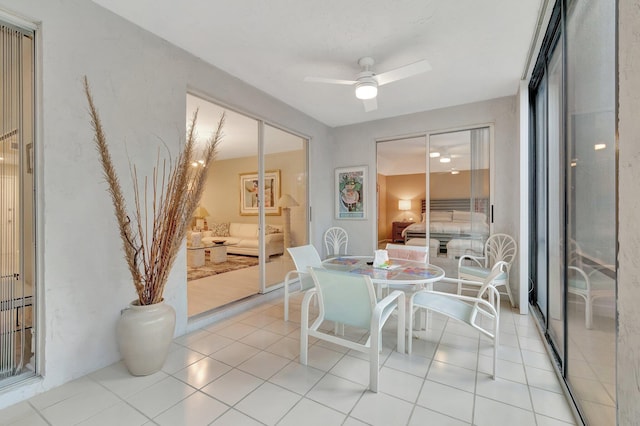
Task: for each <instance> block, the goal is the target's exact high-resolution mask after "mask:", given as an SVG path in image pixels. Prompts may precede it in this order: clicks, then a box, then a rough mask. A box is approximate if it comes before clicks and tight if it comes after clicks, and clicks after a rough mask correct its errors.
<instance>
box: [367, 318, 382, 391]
mask: <svg viewBox="0 0 640 426" xmlns="http://www.w3.org/2000/svg"><path fill="white" fill-rule="evenodd" d="M372 331H373V330H372ZM370 343H371V347H370V348H369V389H371V392H375V393H378V376H379V373H380V371H379V370H378V369H379V367H380V346H381V345H380V333H378V332H373V333H371V342H370Z"/></svg>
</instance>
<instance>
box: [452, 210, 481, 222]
mask: <svg viewBox="0 0 640 426" xmlns="http://www.w3.org/2000/svg"><path fill="white" fill-rule="evenodd" d="M453 221H454V222H471V221H473V222H481V223H485V222H486V221H487V215H485V214H484V213H476V212H463V211H460V210H454V211H453Z"/></svg>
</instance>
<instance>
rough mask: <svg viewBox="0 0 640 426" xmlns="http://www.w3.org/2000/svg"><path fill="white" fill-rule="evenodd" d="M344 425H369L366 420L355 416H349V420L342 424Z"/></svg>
mask: <svg viewBox="0 0 640 426" xmlns="http://www.w3.org/2000/svg"><path fill="white" fill-rule="evenodd" d="M342 425H343V426H369V425H368V424H367V423H365V422H361V421H360V420H358V419H354V418H353V417H347V420H345V421H344V423H343V424H342Z"/></svg>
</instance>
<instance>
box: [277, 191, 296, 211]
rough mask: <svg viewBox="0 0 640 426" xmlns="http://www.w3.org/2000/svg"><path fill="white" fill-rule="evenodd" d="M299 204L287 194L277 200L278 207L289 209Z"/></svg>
mask: <svg viewBox="0 0 640 426" xmlns="http://www.w3.org/2000/svg"><path fill="white" fill-rule="evenodd" d="M299 205H300V204H298V202H297V201H296V200H295V199H294V198H293V197H292V196H291V195H289V194H284V195H283V196H282V197H280V199H279V200H278V207H282V208H285V209H286V208H289V207H298V206H299Z"/></svg>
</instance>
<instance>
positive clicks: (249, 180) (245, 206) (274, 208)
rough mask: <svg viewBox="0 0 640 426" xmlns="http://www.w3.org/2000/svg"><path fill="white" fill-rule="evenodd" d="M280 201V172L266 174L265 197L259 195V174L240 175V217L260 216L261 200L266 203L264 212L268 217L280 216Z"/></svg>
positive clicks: (272, 171) (273, 171) (271, 171)
mask: <svg viewBox="0 0 640 426" xmlns="http://www.w3.org/2000/svg"><path fill="white" fill-rule="evenodd" d="M279 199H280V170H270V171H266V172H264V195H263V197H260V196H259V194H258V173H257V172H254V173H241V174H240V215H241V216H255V215H258V209H259V205H260V202H261V200H262V201H264V203H265V204H264V212H265V214H266V215H268V216H280V214H281V211H280V207H278V200H279Z"/></svg>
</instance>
